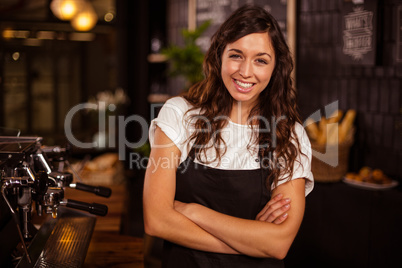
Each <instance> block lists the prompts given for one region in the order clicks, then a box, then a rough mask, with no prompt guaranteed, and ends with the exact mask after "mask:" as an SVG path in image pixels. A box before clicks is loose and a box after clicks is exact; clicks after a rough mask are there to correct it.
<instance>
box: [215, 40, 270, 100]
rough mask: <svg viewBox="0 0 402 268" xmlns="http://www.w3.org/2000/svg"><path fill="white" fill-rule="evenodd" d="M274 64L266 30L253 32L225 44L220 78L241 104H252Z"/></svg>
mask: <svg viewBox="0 0 402 268" xmlns="http://www.w3.org/2000/svg"><path fill="white" fill-rule="evenodd" d="M274 67H275V53H274V49H273V46H272V43H271V39H270V38H269V36H268V34H267V33H253V34H249V35H246V36H244V37H242V38H240V39H239V40H237V41H235V42H233V43H230V44H228V45H226V47H225V50H224V51H223V54H222V69H221V75H222V80H223V82H224V84H225V86H226V89H227V90H228V91H229V93H230V95H231V96H232V97H233V99H235V100H236V101H238V102H241V103H242V105H244V104H245V105H247V106H248V107H250V106H249V105H253V104H254V103H255V101H256V100H257V99H258V96H259V95H260V93H261V92H262V91H263V90H264V89H265V88H266V87H267V85H268V83H269V80H270V79H271V76H272V72H273V71H274Z"/></svg>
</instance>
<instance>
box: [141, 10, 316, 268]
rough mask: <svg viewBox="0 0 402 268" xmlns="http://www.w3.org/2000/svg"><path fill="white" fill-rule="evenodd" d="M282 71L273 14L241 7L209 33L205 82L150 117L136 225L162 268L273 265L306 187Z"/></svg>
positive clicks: (285, 59) (290, 236) (285, 62)
mask: <svg viewBox="0 0 402 268" xmlns="http://www.w3.org/2000/svg"><path fill="white" fill-rule="evenodd" d="M292 68H293V64H292V59H291V55H290V52H289V49H288V47H287V45H286V42H285V40H284V38H283V35H282V33H281V31H280V29H279V26H278V24H277V22H276V21H275V19H274V18H273V17H272V16H271V15H270V14H269V13H267V12H266V11H265V10H264V9H262V8H259V7H255V6H249V5H246V6H243V7H241V8H239V9H238V10H237V11H235V12H234V13H233V14H232V15H231V16H230V17H229V18H228V19H227V20H226V21H225V22H224V23H223V24H222V25H221V27H220V28H219V29H218V31H217V32H216V33H215V35H214V36H213V37H212V42H211V46H210V48H209V50H208V52H207V53H206V56H205V60H204V73H205V79H204V80H203V81H202V82H200V83H198V84H197V85H195V86H193V87H192V88H191V89H190V90H189V92H188V94H187V96H185V97H175V98H172V99H170V100H169V101H167V102H166V104H165V105H164V106H163V108H162V109H161V111H160V113H159V115H158V118H156V119H155V120H153V122H152V124H151V128H150V141H151V145H152V150H151V155H150V159H149V165H148V168H147V172H146V175H145V183H144V200H143V201H144V223H145V231H146V233H148V234H149V235H152V236H157V237H161V238H163V239H164V240H165V245H164V256H163V264H164V266H165V267H282V266H283V262H282V261H281V259H283V258H284V257H285V256H286V254H287V251H288V250H289V247H290V246H291V244H292V242H293V240H294V238H295V236H296V233H297V231H298V229H299V227H300V224H301V221H302V218H303V213H304V206H305V195H307V194H308V193H309V192H310V191H311V190H312V188H313V176H312V174H311V171H310V163H311V149H310V143H309V141H308V138H307V136H306V134H305V132H304V129H303V127H302V126H301V125H300V123H299V122H300V120H299V116H298V113H297V106H296V97H295V90H294V89H293V87H292V82H291V78H290V74H291V71H292ZM271 196H273V198H272V199H271ZM290 200H291V203H292V205H291V207H290Z"/></svg>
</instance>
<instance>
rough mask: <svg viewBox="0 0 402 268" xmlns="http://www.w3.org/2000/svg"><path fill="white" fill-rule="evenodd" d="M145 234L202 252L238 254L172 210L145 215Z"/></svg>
mask: <svg viewBox="0 0 402 268" xmlns="http://www.w3.org/2000/svg"><path fill="white" fill-rule="evenodd" d="M144 216H145V221H144V222H145V232H146V233H147V234H149V235H152V236H156V237H160V238H162V239H165V240H168V241H170V242H172V243H175V244H178V245H181V246H184V247H188V248H192V249H196V250H202V251H209V252H216V253H226V254H239V252H238V251H236V250H234V249H233V248H232V247H230V246H228V245H227V244H226V243H224V242H223V241H221V240H220V239H218V238H217V237H215V236H213V235H212V234H210V233H208V232H207V231H205V230H204V229H202V228H201V227H200V226H198V225H196V224H195V223H194V222H192V221H191V220H189V219H188V218H187V217H185V216H183V215H182V214H180V213H178V212H177V211H175V210H174V209H165V210H164V212H162V213H161V212H159V213H156V214H154V215H153V216H150V215H147V214H145V215H144Z"/></svg>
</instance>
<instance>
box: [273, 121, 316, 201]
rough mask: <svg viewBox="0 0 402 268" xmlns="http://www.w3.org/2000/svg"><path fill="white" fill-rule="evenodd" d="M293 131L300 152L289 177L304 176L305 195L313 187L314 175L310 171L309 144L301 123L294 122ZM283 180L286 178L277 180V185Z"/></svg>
mask: <svg viewBox="0 0 402 268" xmlns="http://www.w3.org/2000/svg"><path fill="white" fill-rule="evenodd" d="M295 132H296V136H297V137H296V138H297V139H298V141H299V144H300V150H301V154H299V155H298V157H297V159H296V161H295V163H294V166H293V176H292V178H291V179H292V180H294V179H298V178H305V180H306V182H305V195H306V196H307V195H308V194H309V193H310V192H311V191H312V190H313V188H314V176H313V173H312V172H311V155H312V153H311V144H310V140H309V138H308V136H307V133H306V131H305V130H304V128H303V126H302V125H301V124H299V123H296V125H295ZM285 182H286V180H279V182H278V185H280V184H282V183H285Z"/></svg>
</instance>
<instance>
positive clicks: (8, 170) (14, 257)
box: [0, 136, 111, 267]
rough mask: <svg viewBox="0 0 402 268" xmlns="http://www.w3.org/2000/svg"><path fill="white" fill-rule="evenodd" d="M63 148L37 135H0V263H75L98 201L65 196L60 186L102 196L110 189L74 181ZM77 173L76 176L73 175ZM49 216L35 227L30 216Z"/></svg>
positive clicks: (102, 209)
mask: <svg viewBox="0 0 402 268" xmlns="http://www.w3.org/2000/svg"><path fill="white" fill-rule="evenodd" d="M66 164H67V165H69V162H68V149H66V148H62V147H60V146H52V147H49V146H44V145H43V144H42V138H40V137H4V136H3V137H0V189H1V198H0V267H81V266H82V264H83V262H84V259H85V255H86V252H87V249H88V246H89V242H90V238H91V235H92V232H93V229H94V226H95V221H96V217H95V216H94V215H98V216H104V215H106V214H107V211H108V207H107V206H106V205H103V204H97V203H85V202H81V201H78V200H72V199H65V197H64V190H65V188H66V187H69V188H75V189H77V190H82V191H86V192H90V193H93V194H96V195H100V196H103V197H109V196H110V195H111V189H109V188H106V187H96V186H92V185H87V184H83V183H80V182H74V177H76V176H73V173H70V172H66ZM77 176H78V175H77ZM46 214H48V215H49V216H48V217H47V219H46V220H45V222H44V223H43V224H41V225H40V226H36V225H34V224H33V223H32V217H33V216H34V215H37V216H39V217H42V216H43V215H46Z"/></svg>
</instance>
